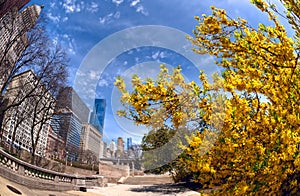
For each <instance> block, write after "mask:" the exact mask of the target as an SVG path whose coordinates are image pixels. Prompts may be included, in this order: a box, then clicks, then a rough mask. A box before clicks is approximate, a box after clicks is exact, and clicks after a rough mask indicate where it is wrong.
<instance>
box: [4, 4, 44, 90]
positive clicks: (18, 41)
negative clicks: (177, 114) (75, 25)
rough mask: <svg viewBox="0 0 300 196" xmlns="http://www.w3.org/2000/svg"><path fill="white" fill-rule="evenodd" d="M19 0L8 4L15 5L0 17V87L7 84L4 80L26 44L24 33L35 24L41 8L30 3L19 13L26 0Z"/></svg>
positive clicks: (26, 39)
mask: <svg viewBox="0 0 300 196" xmlns="http://www.w3.org/2000/svg"><path fill="white" fill-rule="evenodd" d="M6 2H8V1H6ZM11 2H15V1H11ZM20 2H23V3H20V4H18V3H17V4H14V3H12V4H11V5H10V6H8V7H11V6H12V5H16V6H15V7H13V6H12V8H10V9H9V11H8V12H7V13H5V14H4V15H3V17H2V18H1V19H0V35H1V36H0V65H1V69H0V87H2V86H3V85H5V86H6V85H7V84H6V80H7V78H9V76H10V74H11V72H12V68H13V66H14V65H15V63H16V62H17V60H18V59H19V58H20V56H21V54H22V52H23V51H24V50H25V48H26V47H27V45H28V38H27V35H26V33H27V32H28V31H29V30H30V29H31V28H32V27H33V26H34V25H35V24H36V22H37V20H38V17H39V15H40V12H41V9H42V7H41V6H38V5H32V6H29V7H27V8H25V9H24V10H23V11H22V12H21V13H19V12H18V10H19V8H20V7H23V6H24V5H25V4H26V2H27V1H20ZM5 5H6V4H5Z"/></svg>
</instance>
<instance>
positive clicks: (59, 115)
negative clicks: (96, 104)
mask: <svg viewBox="0 0 300 196" xmlns="http://www.w3.org/2000/svg"><path fill="white" fill-rule="evenodd" d="M56 106H57V107H56V111H55V114H54V116H53V119H52V121H51V126H52V127H53V129H54V132H55V133H57V134H59V135H60V136H62V137H63V138H64V140H65V142H66V147H65V152H66V156H67V159H68V160H69V161H78V158H79V157H78V156H79V151H80V136H81V133H82V125H83V123H84V122H87V121H88V116H89V109H88V107H87V106H86V105H85V103H84V102H83V101H82V100H81V99H80V97H79V96H78V95H77V93H76V92H75V91H74V90H73V88H71V87H65V88H62V89H61V90H60V92H59V94H58V96H57V104H56Z"/></svg>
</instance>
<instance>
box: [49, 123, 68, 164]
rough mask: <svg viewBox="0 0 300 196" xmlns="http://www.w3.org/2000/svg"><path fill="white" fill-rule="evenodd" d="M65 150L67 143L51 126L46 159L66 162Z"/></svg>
mask: <svg viewBox="0 0 300 196" xmlns="http://www.w3.org/2000/svg"><path fill="white" fill-rule="evenodd" d="M64 149H65V141H64V140H63V138H62V137H61V136H60V135H58V134H57V133H55V132H54V130H53V127H52V126H49V132H48V139H47V147H46V158H48V159H60V160H64V158H65V151H64Z"/></svg>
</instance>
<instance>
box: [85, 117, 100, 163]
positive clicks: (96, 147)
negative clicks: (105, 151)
mask: <svg viewBox="0 0 300 196" xmlns="http://www.w3.org/2000/svg"><path fill="white" fill-rule="evenodd" d="M101 139H102V135H101V134H100V133H99V131H98V130H97V129H96V128H95V127H94V126H93V125H91V124H89V123H87V122H85V123H83V126H82V133H81V142H80V147H81V150H82V153H83V156H82V157H84V153H85V152H86V151H90V152H92V153H94V154H95V156H96V157H97V160H99V158H100V150H101V149H100V148H101Z"/></svg>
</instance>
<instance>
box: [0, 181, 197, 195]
mask: <svg viewBox="0 0 300 196" xmlns="http://www.w3.org/2000/svg"><path fill="white" fill-rule="evenodd" d="M37 183H38V182H37ZM8 187H10V188H11V187H12V190H10V189H9V188H8ZM14 190H16V191H17V192H19V194H18V193H14V192H13V191H14ZM20 195H22V196H173V195H174V196H175V195H176V196H199V195H200V193H197V192H195V191H192V190H190V189H188V188H186V187H184V186H181V185H174V184H158V185H125V184H108V186H107V187H95V188H94V189H88V190H87V192H80V191H66V192H55V191H41V190H32V189H28V188H26V187H24V186H21V185H18V184H16V183H13V182H10V181H8V180H6V179H4V178H2V177H0V196H20Z"/></svg>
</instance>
